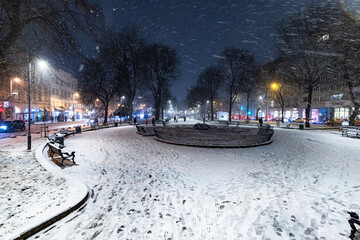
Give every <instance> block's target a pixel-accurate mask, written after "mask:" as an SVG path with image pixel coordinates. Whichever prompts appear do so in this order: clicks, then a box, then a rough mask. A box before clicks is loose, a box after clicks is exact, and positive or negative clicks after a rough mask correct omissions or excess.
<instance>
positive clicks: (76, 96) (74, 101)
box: [73, 92, 79, 121]
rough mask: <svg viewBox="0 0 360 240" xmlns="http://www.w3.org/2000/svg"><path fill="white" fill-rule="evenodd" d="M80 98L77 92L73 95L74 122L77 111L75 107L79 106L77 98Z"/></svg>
mask: <svg viewBox="0 0 360 240" xmlns="http://www.w3.org/2000/svg"><path fill="white" fill-rule="evenodd" d="M78 97H79V93H77V92H75V93H74V95H73V121H75V120H76V109H75V106H76V105H77V101H76V98H78Z"/></svg>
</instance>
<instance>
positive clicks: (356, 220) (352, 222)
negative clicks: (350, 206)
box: [348, 212, 360, 239]
mask: <svg viewBox="0 0 360 240" xmlns="http://www.w3.org/2000/svg"><path fill="white" fill-rule="evenodd" d="M348 214H349V215H350V219H349V221H348V222H349V224H350V227H351V234H350V236H349V237H350V239H354V237H355V233H356V231H357V229H356V227H355V223H356V224H357V225H359V226H360V221H359V215H358V214H357V213H356V212H348Z"/></svg>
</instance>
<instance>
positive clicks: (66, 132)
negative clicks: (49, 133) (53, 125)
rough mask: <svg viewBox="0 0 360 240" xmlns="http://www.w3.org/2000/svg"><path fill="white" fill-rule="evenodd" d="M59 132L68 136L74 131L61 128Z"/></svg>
mask: <svg viewBox="0 0 360 240" xmlns="http://www.w3.org/2000/svg"><path fill="white" fill-rule="evenodd" d="M60 133H61V134H64V135H65V137H68V136H70V135H73V136H74V134H75V131H72V130H69V129H66V128H63V129H61V130H60Z"/></svg>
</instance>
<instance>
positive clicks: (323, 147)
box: [33, 126, 360, 239]
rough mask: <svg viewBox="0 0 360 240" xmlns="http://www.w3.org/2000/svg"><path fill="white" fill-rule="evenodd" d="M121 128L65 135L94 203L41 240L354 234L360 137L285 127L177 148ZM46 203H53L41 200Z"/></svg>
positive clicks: (71, 169) (333, 236)
mask: <svg viewBox="0 0 360 240" xmlns="http://www.w3.org/2000/svg"><path fill="white" fill-rule="evenodd" d="M135 132H136V129H135V127H132V126H129V127H119V128H110V129H103V130H98V131H93V132H87V133H82V134H81V135H76V136H75V137H72V138H69V139H67V140H66V141H65V144H66V145H67V148H68V151H71V150H72V149H73V150H76V156H77V157H76V162H77V163H78V165H77V166H74V167H68V168H65V169H64V170H63V172H64V173H67V174H69V175H71V176H73V177H76V178H78V179H80V180H81V181H83V182H85V183H86V184H87V185H88V186H89V187H90V188H91V189H92V190H91V198H90V199H89V200H88V203H87V205H86V207H85V208H83V209H81V210H79V211H78V212H75V213H73V214H71V215H70V216H68V217H67V218H65V219H64V220H62V221H60V222H58V223H56V225H55V227H53V228H52V229H51V230H49V231H44V232H43V233H39V234H36V235H35V236H34V237H33V238H36V237H40V238H43V239H93V238H95V237H96V238H98V239H316V238H317V239H347V237H346V236H348V235H349V233H350V227H349V226H348V223H347V217H348V216H347V213H346V210H353V211H357V212H359V209H360V205H359V202H358V199H359V197H360V184H359V182H358V172H359V169H360V162H359V157H358V154H359V140H358V139H353V138H346V137H341V135H335V134H331V133H330V132H328V131H322V130H316V131H301V130H295V129H275V134H274V136H273V143H272V144H270V145H266V146H261V147H256V148H245V149H209V148H194V147H185V146H176V145H168V144H165V143H161V142H157V141H156V140H154V139H153V138H152V137H142V136H141V135H138V134H136V133H135ZM39 204H40V205H41V204H43V203H42V202H39Z"/></svg>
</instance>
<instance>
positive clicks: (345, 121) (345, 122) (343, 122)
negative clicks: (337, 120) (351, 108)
mask: <svg viewBox="0 0 360 240" xmlns="http://www.w3.org/2000/svg"><path fill="white" fill-rule="evenodd" d="M341 126H349V120H347V119H345V120H344V121H342V123H341Z"/></svg>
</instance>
